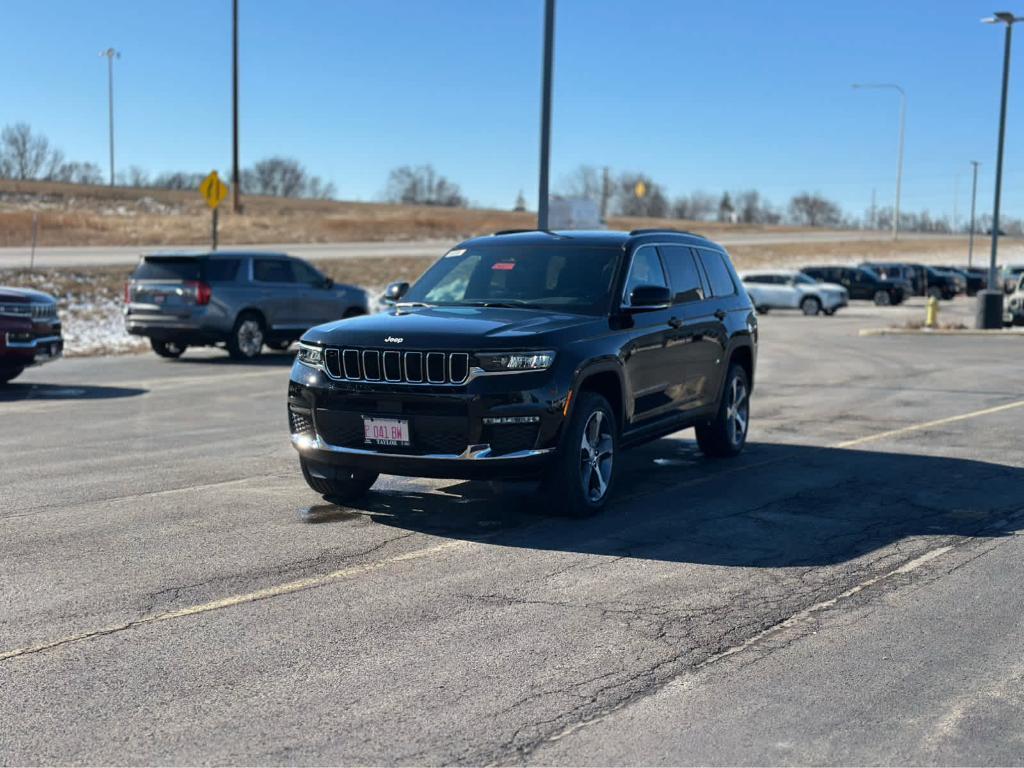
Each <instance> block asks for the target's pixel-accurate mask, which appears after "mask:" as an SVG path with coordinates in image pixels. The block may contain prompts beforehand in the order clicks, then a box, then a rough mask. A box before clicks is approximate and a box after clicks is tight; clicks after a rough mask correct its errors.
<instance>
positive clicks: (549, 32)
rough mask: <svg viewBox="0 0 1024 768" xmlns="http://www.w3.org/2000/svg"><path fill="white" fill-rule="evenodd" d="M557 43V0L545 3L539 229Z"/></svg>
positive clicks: (543, 225) (543, 223) (544, 222)
mask: <svg viewBox="0 0 1024 768" xmlns="http://www.w3.org/2000/svg"><path fill="white" fill-rule="evenodd" d="M554 43H555V0H545V3H544V73H543V81H542V85H541V102H540V183H539V189H538V192H537V197H538V199H537V229H542V230H543V229H547V228H548V164H549V162H550V160H551V67H552V59H553V58H554Z"/></svg>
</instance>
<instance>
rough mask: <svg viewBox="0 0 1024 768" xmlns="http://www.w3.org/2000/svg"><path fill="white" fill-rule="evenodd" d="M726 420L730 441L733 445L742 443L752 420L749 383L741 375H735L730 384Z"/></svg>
mask: <svg viewBox="0 0 1024 768" xmlns="http://www.w3.org/2000/svg"><path fill="white" fill-rule="evenodd" d="M725 421H726V429H727V430H728V435H729V442H731V443H732V444H733V446H737V445H740V444H741V443H742V442H743V439H744V438H745V437H746V434H747V424H748V423H749V421H750V400H749V399H748V397H747V385H746V384H744V383H743V380H742V379H741V378H740V377H739V376H734V377H733V380H732V382H731V383H730V385H729V395H728V400H727V401H726V404H725Z"/></svg>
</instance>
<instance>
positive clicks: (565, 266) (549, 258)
mask: <svg viewBox="0 0 1024 768" xmlns="http://www.w3.org/2000/svg"><path fill="white" fill-rule="evenodd" d="M621 254H622V251H621V250H620V249H617V248H599V247H583V246H575V247H574V246H566V245H529V246H515V245H482V246H472V247H469V248H459V249H456V250H453V251H449V252H448V254H447V255H446V256H445V257H444V258H442V259H441V260H440V261H438V262H436V263H435V264H434V265H433V266H432V267H431V268H430V269H428V270H427V271H426V272H425V273H424V274H423V276H422V277H421V278H420V279H419V280H417V281H416V284H415V285H413V286H412V288H410V289H409V292H408V294H407V295H406V296H405V299H404V302H410V303H412V302H415V303H424V304H433V305H438V306H447V307H452V306H473V307H479V306H500V307H542V308H544V309H554V310H561V311H564V312H574V313H578V314H587V315H596V314H603V313H604V312H606V311H607V308H608V303H609V299H610V296H611V285H612V280H613V279H614V277H615V270H616V267H617V266H618V263H619V257H620V255H621Z"/></svg>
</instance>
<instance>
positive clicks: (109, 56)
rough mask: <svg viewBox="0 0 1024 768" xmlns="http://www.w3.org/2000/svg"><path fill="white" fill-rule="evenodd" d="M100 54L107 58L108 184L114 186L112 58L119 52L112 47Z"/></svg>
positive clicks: (119, 55) (115, 57) (117, 57)
mask: <svg viewBox="0 0 1024 768" xmlns="http://www.w3.org/2000/svg"><path fill="white" fill-rule="evenodd" d="M100 56H106V58H107V96H108V102H109V103H108V111H109V115H110V186H114V59H120V58H121V53H120V52H119V51H115V50H114V49H113V48H107V50H105V51H100Z"/></svg>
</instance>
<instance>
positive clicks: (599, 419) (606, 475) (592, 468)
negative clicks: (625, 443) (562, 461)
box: [580, 411, 614, 502]
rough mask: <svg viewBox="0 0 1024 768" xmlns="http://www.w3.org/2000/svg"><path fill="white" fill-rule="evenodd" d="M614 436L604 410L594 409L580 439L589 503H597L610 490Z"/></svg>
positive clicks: (584, 490)
mask: <svg viewBox="0 0 1024 768" xmlns="http://www.w3.org/2000/svg"><path fill="white" fill-rule="evenodd" d="M613 453H614V438H613V436H612V424H611V419H608V418H606V417H605V413H604V411H594V412H593V413H591V414H590V418H589V419H587V424H586V426H585V427H584V428H583V439H582V440H581V442H580V482H581V483H582V484H583V495H584V496H585V497H586V498H587V500H588V501H590V502H598V501H600V500H601V499H603V498H604V496H605V494H606V493H607V492H608V484H609V483H610V482H611V478H612V460H613V458H614V457H613Z"/></svg>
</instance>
